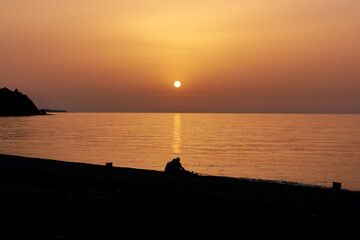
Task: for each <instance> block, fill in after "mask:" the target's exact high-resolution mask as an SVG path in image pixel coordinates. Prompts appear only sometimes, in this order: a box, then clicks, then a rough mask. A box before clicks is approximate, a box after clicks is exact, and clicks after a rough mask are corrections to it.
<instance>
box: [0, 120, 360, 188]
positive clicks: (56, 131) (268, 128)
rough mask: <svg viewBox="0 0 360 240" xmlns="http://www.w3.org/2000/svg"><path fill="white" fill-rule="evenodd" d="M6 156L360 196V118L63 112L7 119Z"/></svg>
mask: <svg viewBox="0 0 360 240" xmlns="http://www.w3.org/2000/svg"><path fill="white" fill-rule="evenodd" d="M0 153H3V154H13V155H21V156H29V157H40V158H50V159H57V160H64V161H73V162H86V163H94V164H104V163H105V162H113V163H114V165H115V166H122V167H135V168H144V169H155V170H163V169H164V166H165V164H166V163H167V161H169V160H171V159H172V158H174V157H178V156H179V157H180V158H181V162H182V164H183V166H184V167H185V168H186V169H188V170H191V171H195V172H199V173H203V174H208V175H220V176H231V177H241V178H253V179H267V180H281V181H282V180H283V181H291V182H299V183H305V184H314V185H322V186H331V185H332V182H333V181H339V182H342V184H343V188H346V189H351V190H360V115H336V114H329V115H327V114H326V115H325V114H319V115H316V114H188V113H57V114H55V115H51V116H33V117H2V118H0Z"/></svg>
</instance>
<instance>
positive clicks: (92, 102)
mask: <svg viewBox="0 0 360 240" xmlns="http://www.w3.org/2000/svg"><path fill="white" fill-rule="evenodd" d="M359 12H360V1H358V0H291V1H289V0H182V1H172V0H131V1H121V0H62V1H55V0H31V1H29V0H1V1H0V87H8V88H9V89H11V90H14V89H15V88H18V89H19V91H21V92H23V93H25V94H27V95H28V96H29V97H30V98H31V99H32V100H33V101H34V102H35V104H36V105H37V106H38V107H39V108H52V109H66V110H69V111H84V112H89V111H90V112H99V111H100V112H266V113H267V112H290V113H360V14H359ZM174 81H181V83H182V85H181V87H180V88H175V87H174V85H173V83H174Z"/></svg>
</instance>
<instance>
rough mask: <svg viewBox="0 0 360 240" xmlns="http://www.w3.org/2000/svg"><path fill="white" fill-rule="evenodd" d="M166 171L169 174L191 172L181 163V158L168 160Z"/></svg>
mask: <svg viewBox="0 0 360 240" xmlns="http://www.w3.org/2000/svg"><path fill="white" fill-rule="evenodd" d="M165 172H166V173H169V174H181V173H189V172H188V171H186V170H185V169H184V168H183V166H182V165H181V163H180V158H174V159H173V160H172V161H170V162H168V163H167V164H166V167H165Z"/></svg>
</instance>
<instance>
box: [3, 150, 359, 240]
mask: <svg viewBox="0 0 360 240" xmlns="http://www.w3.org/2000/svg"><path fill="white" fill-rule="evenodd" d="M0 206H1V209H0V211H1V212H2V215H3V217H4V218H5V219H8V221H7V224H8V226H7V228H4V229H6V234H5V236H7V237H9V238H13V237H14V236H16V237H19V238H27V237H29V236H39V234H40V235H43V236H45V237H46V238H48V239H51V238H55V237H59V236H60V237H61V238H65V239H69V238H71V237H73V236H78V235H81V236H86V238H89V239H99V238H100V239H106V238H111V237H113V236H122V235H123V232H124V231H127V230H129V229H132V228H138V229H147V228H154V227H155V228H156V227H159V226H161V228H163V229H162V231H165V230H166V228H168V229H171V228H172V227H174V226H181V229H182V230H183V231H184V230H189V233H190V232H193V233H196V231H197V230H199V229H202V227H201V226H199V224H200V225H202V226H206V227H207V228H208V227H210V229H212V228H211V227H216V228H217V230H223V229H225V228H226V229H228V232H227V233H232V234H233V233H234V231H235V230H236V231H240V232H242V233H243V234H245V235H248V234H249V236H250V235H251V236H255V238H256V236H259V237H266V238H276V239H279V238H299V239H302V238H307V237H310V236H314V235H315V236H319V237H320V236H321V238H323V237H324V236H327V237H329V238H330V239H331V238H334V236H335V237H340V238H342V237H344V234H345V236H352V234H354V233H355V232H356V230H357V228H356V226H357V225H358V224H359V223H360V192H359V191H351V190H336V189H332V188H327V187H321V186H307V185H305V186H304V185H302V184H292V183H281V182H276V181H270V180H269V181H268V180H252V179H239V178H237V179H236V178H229V177H218V176H169V175H166V174H165V173H164V172H159V171H155V170H144V169H133V168H122V167H107V166H104V165H93V164H86V163H74V162H63V161H57V160H49V159H39V158H28V157H20V156H12V155H3V154H0ZM62 223H71V224H67V226H66V227H62V228H58V225H59V224H60V225H61V224H62ZM39 225H40V226H46V227H45V228H44V229H43V230H42V232H39V231H38V230H39V228H38V227H37V226H39ZM229 227H230V228H229ZM190 229H191V231H190ZM258 229H266V231H259V230H258ZM213 230H215V229H214V228H213ZM231 230H232V231H231ZM84 231H85V232H84ZM86 231H87V232H86ZM222 232H223V231H222ZM83 234H85V235H83ZM346 234H348V235H346ZM110 236H111V237H110ZM209 236H211V235H209ZM229 236H230V235H229Z"/></svg>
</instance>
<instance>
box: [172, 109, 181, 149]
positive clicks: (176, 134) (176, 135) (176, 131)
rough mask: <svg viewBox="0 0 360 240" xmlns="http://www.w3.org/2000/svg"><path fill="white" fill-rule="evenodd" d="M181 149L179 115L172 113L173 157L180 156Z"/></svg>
mask: <svg viewBox="0 0 360 240" xmlns="http://www.w3.org/2000/svg"><path fill="white" fill-rule="evenodd" d="M180 147H181V114H180V113H174V127H173V144H172V149H173V155H176V156H178V155H180Z"/></svg>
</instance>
